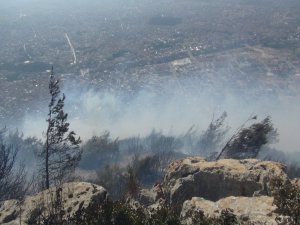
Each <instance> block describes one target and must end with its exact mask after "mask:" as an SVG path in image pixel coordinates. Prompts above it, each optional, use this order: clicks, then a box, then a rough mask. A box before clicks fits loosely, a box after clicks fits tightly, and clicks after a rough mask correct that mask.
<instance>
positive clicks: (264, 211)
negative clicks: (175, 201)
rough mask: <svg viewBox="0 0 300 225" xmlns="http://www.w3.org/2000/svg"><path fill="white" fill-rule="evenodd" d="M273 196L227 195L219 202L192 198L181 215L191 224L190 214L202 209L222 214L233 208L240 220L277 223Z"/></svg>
mask: <svg viewBox="0 0 300 225" xmlns="http://www.w3.org/2000/svg"><path fill="white" fill-rule="evenodd" d="M273 200H274V199H273V198H272V197H269V196H259V197H232V196H231V197H227V198H223V199H220V200H219V201H217V202H212V201H208V200H205V199H203V198H197V197H196V198H192V199H191V200H188V201H185V202H184V204H183V207H182V211H181V217H182V218H184V222H185V224H191V219H190V216H189V215H190V214H191V213H193V212H194V213H195V212H196V213H197V212H199V211H200V210H201V211H203V212H204V214H205V215H206V216H209V217H217V216H220V213H221V212H222V210H225V209H228V208H230V209H232V210H233V213H234V214H235V215H236V216H237V219H238V220H239V221H243V222H252V224H264V225H277V223H276V221H275V218H276V217H277V216H278V215H277V214H276V212H275V211H276V206H274V205H273Z"/></svg>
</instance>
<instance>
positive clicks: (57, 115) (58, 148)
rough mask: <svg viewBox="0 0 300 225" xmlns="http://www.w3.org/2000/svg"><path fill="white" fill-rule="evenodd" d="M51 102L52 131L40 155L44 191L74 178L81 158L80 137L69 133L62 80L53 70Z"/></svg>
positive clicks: (48, 134) (49, 125)
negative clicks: (60, 83)
mask: <svg viewBox="0 0 300 225" xmlns="http://www.w3.org/2000/svg"><path fill="white" fill-rule="evenodd" d="M49 91H50V95H51V100H50V103H49V105H48V109H49V111H48V118H47V120H46V121H47V123H48V128H47V131H46V132H45V138H46V141H45V145H44V148H43V150H42V151H41V153H40V155H39V156H40V158H41V159H42V175H43V180H44V188H46V189H48V188H49V187H50V185H52V184H60V183H62V182H65V181H67V180H68V179H70V175H71V174H72V172H74V169H75V167H76V166H77V164H78V162H79V160H80V158H81V150H80V148H79V144H80V143H81V140H80V138H75V135H76V134H75V132H74V131H69V125H70V124H69V123H68V122H67V118H68V114H67V113H65V112H64V110H63V108H64V101H65V95H64V94H62V97H60V88H59V80H58V79H55V77H54V73H53V67H52V71H51V75H50V80H49Z"/></svg>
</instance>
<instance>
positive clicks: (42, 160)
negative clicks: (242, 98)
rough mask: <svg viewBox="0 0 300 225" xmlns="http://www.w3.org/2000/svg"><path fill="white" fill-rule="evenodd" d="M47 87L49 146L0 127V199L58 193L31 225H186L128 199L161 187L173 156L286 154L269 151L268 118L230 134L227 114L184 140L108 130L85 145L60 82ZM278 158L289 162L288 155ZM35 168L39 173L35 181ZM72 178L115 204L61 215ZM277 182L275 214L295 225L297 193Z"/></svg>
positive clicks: (272, 132)
mask: <svg viewBox="0 0 300 225" xmlns="http://www.w3.org/2000/svg"><path fill="white" fill-rule="evenodd" d="M49 90H50V96H51V101H50V103H49V105H48V107H49V113H48V117H47V120H46V122H47V130H46V132H45V133H44V136H45V140H44V141H43V140H39V139H38V138H35V137H24V135H23V134H22V133H20V132H19V131H17V130H16V131H15V132H11V131H10V132H9V131H8V130H7V129H6V128H3V129H2V130H1V131H0V201H4V200H8V199H19V200H22V199H23V198H24V197H25V195H26V194H28V193H35V192H37V191H40V190H44V189H48V188H49V187H54V186H56V187H57V190H56V196H54V198H53V199H52V200H53V201H52V202H51V204H50V205H48V206H47V207H48V208H49V210H48V211H49V213H48V214H47V216H46V217H45V216H44V215H41V214H40V213H39V209H38V207H37V209H36V211H35V213H33V214H32V216H31V217H30V218H29V221H28V223H29V224H43V225H46V224H48V225H54V224H57V225H63V224H74V225H76V224H88V225H90V224H91V225H92V224H118V225H120V224H124V225H131V224H132V225H134V224H149V225H152V224H153V225H154V224H162V225H164V224H166V225H169V224H181V223H182V218H180V215H179V214H178V213H177V211H176V208H174V207H173V206H170V205H168V204H164V205H163V206H161V207H160V208H158V209H157V210H155V211H153V212H149V211H147V210H145V209H144V208H143V207H141V206H139V205H136V206H135V205H132V204H131V203H130V202H128V199H130V198H133V199H134V198H136V197H137V195H138V193H139V191H140V190H141V189H142V188H145V187H148V188H149V187H152V186H153V185H154V186H156V187H159V184H160V182H162V180H163V175H164V168H166V166H167V165H168V164H169V163H170V162H171V161H172V160H174V159H178V158H182V157H185V156H191V155H192V156H202V157H206V158H208V159H209V160H218V159H222V158H234V159H245V158H264V159H269V160H275V161H276V155H280V154H283V153H280V152H278V151H276V150H272V149H271V148H270V147H269V146H268V144H270V143H273V142H275V141H276V140H277V137H278V132H277V130H276V128H274V126H273V123H272V120H271V117H266V118H265V119H263V120H261V121H257V116H251V117H250V119H248V120H247V121H246V122H245V123H244V124H242V126H241V127H239V128H238V129H237V131H236V132H234V133H233V134H231V136H230V133H231V130H230V128H229V126H228V125H227V123H226V118H227V113H226V112H224V113H223V114H221V115H220V116H219V117H216V118H215V117H213V119H212V120H211V122H210V123H209V124H208V127H207V128H206V129H205V130H204V131H199V130H198V129H196V128H195V126H192V127H191V128H190V129H189V130H188V131H187V132H186V133H185V134H183V135H179V136H172V135H165V134H163V132H161V131H156V130H153V131H152V132H151V133H150V134H149V135H147V136H145V137H140V136H136V137H130V138H126V139H119V138H113V137H112V136H111V134H110V133H109V132H108V131H106V132H104V133H103V134H102V135H100V136H97V135H95V136H93V137H91V138H90V139H88V140H87V141H85V142H83V143H81V140H80V138H76V137H75V132H74V131H69V126H70V124H69V123H68V122H67V118H68V114H67V113H65V112H64V101H65V100H66V97H65V95H62V96H60V88H59V80H57V79H55V77H54V74H53V71H52V73H51V76H50V82H49ZM280 156H282V155H280ZM18 157H19V158H18ZM22 158H23V159H24V160H23V161H22V160H21V159H22ZM278 158H281V159H283V158H285V159H286V160H288V157H278ZM278 158H277V159H278ZM36 161H38V163H35V162H36ZM277 161H278V160H277ZM283 162H285V163H286V162H287V161H283ZM26 165H32V168H31V171H27V170H26V168H27V167H26ZM36 171H38V173H37V174H38V175H35V176H32V174H35V173H36ZM287 171H288V173H289V174H290V175H291V176H292V177H297V176H298V174H299V171H300V169H299V166H298V165H297V164H295V163H293V164H291V165H290V166H288V170H287ZM32 177H33V178H32ZM72 180H81V181H82V180H84V181H90V182H93V183H96V184H99V185H101V186H103V187H104V188H106V189H107V190H109V193H110V195H111V196H110V197H111V200H109V201H107V202H105V203H103V204H98V205H97V204H96V205H92V206H89V207H88V208H85V209H82V210H81V211H80V212H78V213H77V214H76V215H74V216H72V217H70V218H65V217H63V216H62V215H63V214H64V212H65V209H63V208H61V207H63V204H62V202H61V201H62V199H61V193H60V190H61V189H60V186H61V185H62V184H63V183H64V182H68V181H72ZM274 185H276V187H277V188H275V190H276V191H275V192H274V196H275V204H276V205H277V206H278V210H279V211H280V213H281V214H282V215H285V216H288V217H289V218H290V220H291V221H292V222H291V224H298V223H299V216H298V215H299V203H298V201H299V196H298V195H299V193H300V190H299V188H298V187H297V186H295V184H292V183H288V184H282V183H279V181H276V182H275V181H274ZM190 218H191V220H192V222H193V224H203V225H206V224H207V225H208V224H215V225H219V224H220V225H221V224H222V225H224V224H241V223H239V222H238V221H237V218H236V216H235V215H234V214H233V212H232V211H231V210H230V209H226V210H224V211H222V213H221V214H220V217H217V218H207V217H206V216H205V215H204V214H203V212H197V213H196V214H193V215H190Z"/></svg>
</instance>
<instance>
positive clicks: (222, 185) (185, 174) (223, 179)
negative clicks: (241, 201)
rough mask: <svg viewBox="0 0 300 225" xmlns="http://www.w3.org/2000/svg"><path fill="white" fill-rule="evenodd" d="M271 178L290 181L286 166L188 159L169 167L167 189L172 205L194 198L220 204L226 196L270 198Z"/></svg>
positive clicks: (258, 161)
mask: <svg viewBox="0 0 300 225" xmlns="http://www.w3.org/2000/svg"><path fill="white" fill-rule="evenodd" d="M272 178H281V179H283V180H288V177H287V175H286V173H285V166H284V165H282V164H280V163H275V162H270V161H260V160H256V159H245V160H233V159H222V160H219V161H206V160H205V159H204V158H201V157H189V158H186V159H182V160H177V161H174V162H172V163H171V164H170V165H169V167H168V168H167V169H166V175H165V178H164V188H165V192H166V196H167V198H168V200H169V201H170V202H171V203H173V204H181V203H183V202H184V201H185V200H190V199H191V198H192V197H203V198H205V199H207V200H212V201H217V200H219V199H221V198H224V197H227V196H245V197H251V196H254V195H269V194H271V191H272V189H271V185H270V180H271V179H272Z"/></svg>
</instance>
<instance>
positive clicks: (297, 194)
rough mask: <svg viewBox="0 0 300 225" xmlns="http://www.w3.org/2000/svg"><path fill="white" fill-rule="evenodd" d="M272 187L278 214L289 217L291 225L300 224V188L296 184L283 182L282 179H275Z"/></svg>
mask: <svg viewBox="0 0 300 225" xmlns="http://www.w3.org/2000/svg"><path fill="white" fill-rule="evenodd" d="M272 186H273V187H274V192H273V196H274V204H275V205H276V206H277V208H278V213H279V214H281V215H283V216H288V217H289V218H290V221H291V222H290V225H298V224H300V187H299V186H298V185H297V184H295V183H291V182H283V181H282V180H281V179H273V180H272ZM278 219H279V218H278Z"/></svg>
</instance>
